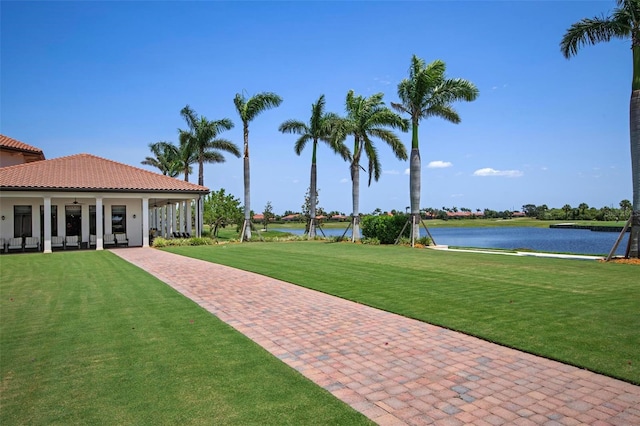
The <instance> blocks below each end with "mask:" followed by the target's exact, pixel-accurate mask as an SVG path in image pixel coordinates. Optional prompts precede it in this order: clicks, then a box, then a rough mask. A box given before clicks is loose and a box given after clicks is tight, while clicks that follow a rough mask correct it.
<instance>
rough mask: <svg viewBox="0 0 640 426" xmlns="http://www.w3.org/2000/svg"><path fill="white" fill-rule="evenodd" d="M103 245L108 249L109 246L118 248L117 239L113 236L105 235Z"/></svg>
mask: <svg viewBox="0 0 640 426" xmlns="http://www.w3.org/2000/svg"><path fill="white" fill-rule="evenodd" d="M102 245H103V247H107V246H114V247H115V246H116V237H115V235H113V234H104V237H103V239H102Z"/></svg>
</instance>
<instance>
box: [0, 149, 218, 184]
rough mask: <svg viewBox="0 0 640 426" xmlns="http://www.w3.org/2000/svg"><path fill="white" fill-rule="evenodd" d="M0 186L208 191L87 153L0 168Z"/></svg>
mask: <svg viewBox="0 0 640 426" xmlns="http://www.w3.org/2000/svg"><path fill="white" fill-rule="evenodd" d="M0 188H1V189H3V190H7V189H13V190H33V189H58V190H80V191H83V190H89V191H92V190H105V191H125V192H134V191H136V192H137V191H150V192H157V191H162V192H165V191H177V192H195V193H208V192H209V189H208V188H205V187H204V186H200V185H196V184H193V183H189V182H185V181H182V180H179V179H175V178H172V177H169V176H163V175H161V174H158V173H154V172H150V171H148V170H144V169H140V168H138V167H133V166H129V165H126V164H122V163H118V162H115V161H112V160H107V159H105V158H101V157H97V156H95V155H91V154H76V155H70V156H68V157H60V158H54V159H52V160H44V161H36V162H33V163H26V164H19V165H16V166H9V167H3V168H0Z"/></svg>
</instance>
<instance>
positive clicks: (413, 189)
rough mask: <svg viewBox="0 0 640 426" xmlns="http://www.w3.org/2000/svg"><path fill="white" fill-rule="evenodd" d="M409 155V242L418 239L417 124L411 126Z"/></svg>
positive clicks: (418, 168)
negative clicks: (410, 219) (410, 224)
mask: <svg viewBox="0 0 640 426" xmlns="http://www.w3.org/2000/svg"><path fill="white" fill-rule="evenodd" d="M411 133H412V135H411V154H410V157H409V197H410V201H411V216H412V217H413V220H412V221H411V223H412V224H413V226H412V229H411V241H415V240H417V239H418V238H420V219H421V218H420V182H421V181H420V172H421V165H420V149H419V148H418V122H417V121H414V122H413V123H412V126H411Z"/></svg>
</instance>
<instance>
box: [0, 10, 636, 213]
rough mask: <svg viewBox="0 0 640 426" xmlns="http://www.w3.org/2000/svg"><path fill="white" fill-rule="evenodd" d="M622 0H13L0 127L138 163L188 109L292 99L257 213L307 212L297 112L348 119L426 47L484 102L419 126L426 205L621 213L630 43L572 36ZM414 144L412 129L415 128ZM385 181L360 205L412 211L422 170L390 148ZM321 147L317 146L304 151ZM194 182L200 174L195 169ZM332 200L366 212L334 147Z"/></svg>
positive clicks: (328, 177)
mask: <svg viewBox="0 0 640 426" xmlns="http://www.w3.org/2000/svg"><path fill="white" fill-rule="evenodd" d="M614 7H615V2H614V1H613V0H607V1H587V2H583V1H466V2H463V1H412V2H400V1H398V2H382V1H379V2H365V1H362V2H356V1H352V2H340V1H326V2H311V1H305V2H303V1H295V2H268V1H262V2H245V1H239V2H221V1H220V2H219V1H208V2H205V1H202V2H178V1H173V2H153V1H144V2H118V1H113V2H93V1H87V2H57V1H54V2H14V1H3V2H2V3H1V4H0V14H1V37H2V38H1V53H0V55H1V57H0V59H1V63H0V66H1V75H0V77H1V78H0V81H1V83H0V90H1V99H0V112H1V115H0V131H1V132H2V133H3V134H5V135H7V136H10V137H13V138H15V139H18V140H20V141H22V142H25V143H28V144H31V145H34V146H37V147H39V148H42V149H43V150H44V152H45V155H46V156H47V158H56V157H61V156H65V155H71V154H77V153H82V152H86V153H91V154H95V155H98V156H102V157H106V158H109V159H113V160H116V161H120V162H123V163H126V164H130V165H135V166H140V167H145V166H141V165H140V161H142V160H143V159H144V158H145V157H146V156H147V155H149V150H148V144H149V143H151V142H156V141H161V140H167V141H173V142H174V143H177V142H178V139H177V129H178V128H185V123H184V121H183V120H182V118H181V117H180V115H179V111H180V109H181V108H182V107H184V106H185V105H186V104H189V105H190V106H191V107H192V108H193V109H195V111H196V112H197V113H199V114H202V115H204V116H206V117H207V118H208V119H221V118H224V117H227V118H230V119H232V120H233V121H234V123H235V124H236V127H235V128H234V129H232V130H231V131H228V132H224V133H223V134H221V137H225V138H227V139H230V140H232V141H233V142H235V143H236V144H237V145H238V146H240V147H241V146H242V125H241V122H240V120H239V119H238V117H237V113H236V111H235V108H234V105H233V97H234V96H235V94H236V93H238V92H242V91H245V93H246V94H247V95H253V94H255V93H258V92H262V91H271V92H275V93H277V94H279V95H280V96H281V97H282V98H283V100H284V101H283V103H282V105H281V106H280V107H279V108H276V109H273V110H269V111H266V112H265V113H263V114H262V115H260V116H258V117H257V118H256V120H255V121H253V122H252V123H251V124H250V142H249V143H250V149H251V179H252V184H251V194H252V200H251V207H252V209H253V210H254V211H256V212H261V211H262V210H263V208H264V206H265V204H266V203H267V201H271V203H272V205H273V207H274V210H275V212H276V213H282V212H283V211H285V210H294V211H298V210H300V206H301V205H302V203H303V200H304V194H305V192H306V190H307V188H308V186H309V166H310V159H311V151H310V150H307V151H305V152H303V153H302V155H301V156H297V155H296V154H295V153H294V151H293V145H294V142H295V139H296V136H294V135H283V134H281V133H280V132H278V130H277V128H278V126H279V125H280V123H282V122H283V121H284V120H287V119H291V118H295V119H299V120H303V121H305V122H306V121H308V118H309V115H310V108H311V104H312V103H313V102H315V101H316V100H317V98H318V97H319V96H320V95H321V94H325V96H326V98H327V110H328V111H333V112H336V113H339V114H343V113H344V99H345V96H346V93H347V91H349V90H350V89H353V90H354V91H355V92H356V94H361V95H365V96H369V95H372V94H374V93H378V92H383V93H384V95H385V97H384V99H385V101H386V102H387V104H389V103H390V102H396V101H398V98H397V84H398V82H399V81H400V80H401V79H402V78H404V77H405V76H406V75H407V74H408V68H409V62H410V58H411V55H412V54H416V55H418V56H419V57H421V58H423V59H424V60H425V61H427V62H431V61H433V60H435V59H441V60H443V61H445V62H446V64H447V75H448V77H450V78H458V77H459V78H465V79H468V80H470V81H472V82H474V83H475V84H476V85H477V86H478V88H479V90H480V96H479V97H478V99H477V100H476V101H474V102H471V103H459V104H456V109H457V110H458V112H459V114H460V116H461V117H462V122H461V123H460V124H458V125H454V124H451V123H448V122H445V121H443V120H441V119H429V120H426V121H423V122H422V124H421V127H420V150H421V157H422V197H421V205H422V207H436V208H441V207H444V206H446V207H453V206H457V207H458V208H460V207H467V208H470V209H474V210H475V209H484V208H491V209H494V210H505V209H509V210H513V209H515V210H519V209H520V207H521V206H522V205H523V204H528V203H533V204H538V205H539V204H547V205H548V206H549V207H561V206H562V205H564V204H566V203H569V204H571V205H573V206H577V205H578V204H579V203H582V202H585V203H587V204H589V205H590V206H594V207H598V208H599V207H603V206H611V205H613V206H616V207H617V206H618V203H619V202H620V201H621V200H622V199H631V170H630V168H631V167H630V153H629V126H628V119H629V118H628V108H629V107H628V105H629V96H630V85H631V52H630V42H629V41H626V40H615V41H612V42H610V43H606V44H601V45H597V46H589V47H586V48H584V49H583V50H582V51H581V52H580V53H579V54H578V56H577V57H575V58H573V59H571V60H566V59H565V58H564V57H563V56H562V54H561V53H560V49H559V42H560V39H561V37H562V35H563V34H564V32H565V30H566V29H567V28H568V27H569V26H570V25H571V24H572V23H573V22H576V21H578V20H579V19H581V18H583V17H593V16H596V15H601V14H603V13H604V14H607V15H608V14H609V12H610V11H611V10H612V9H613V8H614ZM400 137H401V139H402V140H403V141H404V142H405V144H406V145H407V146H408V147H409V148H410V142H411V136H410V133H401V134H400ZM377 146H378V149H379V154H380V158H381V163H382V167H383V170H384V173H383V175H382V177H381V179H380V180H379V181H378V182H373V183H372V185H371V187H367V186H366V180H365V179H364V177H363V179H362V181H361V184H362V185H361V189H360V210H361V212H365V213H366V212H371V211H373V210H374V209H375V208H381V209H382V210H391V209H398V210H403V209H404V208H405V207H406V206H408V205H409V176H408V174H407V172H406V170H407V169H408V163H407V162H405V161H398V160H396V159H395V157H394V156H393V155H392V154H391V150H390V149H389V148H388V147H387V146H385V145H384V144H383V143H382V142H377ZM307 149H309V148H307ZM190 180H191V181H197V174H196V175H192V176H191V177H190ZM205 185H206V186H207V187H209V188H210V189H212V190H217V189H219V188H225V189H226V190H227V192H230V193H232V194H234V195H236V196H237V197H239V198H242V193H243V192H242V191H243V189H242V188H243V186H242V185H243V184H242V160H241V159H237V158H235V157H233V156H227V162H226V163H224V164H212V165H206V166H205ZM318 187H319V189H320V195H319V199H320V206H321V207H323V208H324V209H325V210H328V211H331V210H338V211H342V212H344V213H346V214H349V213H350V212H351V183H350V180H349V170H348V165H347V163H345V162H344V161H342V160H341V159H340V158H339V157H338V156H336V155H334V154H332V153H330V152H329V150H328V149H327V147H326V146H321V147H320V152H319V157H318Z"/></svg>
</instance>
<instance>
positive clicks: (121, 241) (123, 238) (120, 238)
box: [116, 233, 129, 247]
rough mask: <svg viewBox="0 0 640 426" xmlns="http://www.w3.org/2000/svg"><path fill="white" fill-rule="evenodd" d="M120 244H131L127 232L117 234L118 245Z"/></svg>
mask: <svg viewBox="0 0 640 426" xmlns="http://www.w3.org/2000/svg"><path fill="white" fill-rule="evenodd" d="M119 245H124V246H129V239H128V238H127V234H124V233H118V234H116V247H118V246H119Z"/></svg>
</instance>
